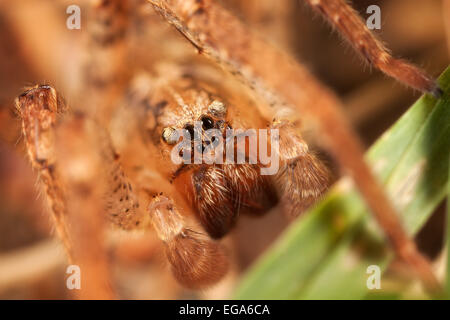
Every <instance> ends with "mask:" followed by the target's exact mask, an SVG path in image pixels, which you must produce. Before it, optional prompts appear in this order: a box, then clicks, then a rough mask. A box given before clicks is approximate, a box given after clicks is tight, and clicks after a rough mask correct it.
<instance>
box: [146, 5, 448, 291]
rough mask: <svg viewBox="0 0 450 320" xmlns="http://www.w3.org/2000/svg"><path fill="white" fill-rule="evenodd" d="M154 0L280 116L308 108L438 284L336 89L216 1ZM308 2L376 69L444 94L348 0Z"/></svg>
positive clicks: (398, 248)
mask: <svg viewBox="0 0 450 320" xmlns="http://www.w3.org/2000/svg"><path fill="white" fill-rule="evenodd" d="M149 1H150V3H152V4H153V6H154V8H155V10H157V11H158V12H159V13H160V14H161V15H162V16H163V17H164V18H165V19H166V20H167V21H168V22H169V23H171V24H172V25H174V26H175V27H176V28H177V30H178V31H179V32H181V33H182V34H183V35H184V36H185V37H186V38H187V39H188V40H189V41H190V42H191V43H192V44H193V45H194V46H195V47H196V48H197V50H198V51H199V53H201V54H203V55H205V56H207V57H209V58H210V59H212V60H213V61H215V62H217V63H218V64H220V65H221V66H223V67H224V68H225V69H226V70H228V71H229V72H231V73H232V74H233V75H235V76H236V77H238V78H239V79H240V80H241V81H243V82H244V83H245V84H246V86H248V87H249V88H251V89H252V90H253V91H254V92H255V93H256V95H257V96H259V97H262V98H263V100H264V101H265V102H266V103H267V105H268V106H270V107H269V108H270V111H269V112H272V114H274V116H275V117H276V118H280V117H283V113H284V111H285V110H284V108H283V113H282V112H280V110H279V109H278V110H277V108H280V106H285V105H286V104H287V106H288V107H289V108H291V109H292V110H293V111H295V113H300V112H303V114H304V115H307V116H310V117H311V118H312V119H314V120H315V121H316V122H317V124H318V125H319V129H320V131H321V132H322V133H323V135H324V137H325V138H326V140H327V141H328V142H329V147H330V149H331V151H332V152H333V153H334V155H335V157H336V159H337V160H338V161H339V163H340V164H341V165H342V166H343V167H345V168H346V169H347V170H348V172H349V174H350V175H351V176H352V177H353V180H354V182H355V183H356V185H357V186H358V188H359V190H360V191H361V193H362V195H363V196H364V198H365V200H366V202H367V204H368V205H369V207H370V208H371V209H372V212H373V214H374V216H375V218H376V220H377V221H378V223H379V224H380V226H381V227H382V228H383V230H384V231H385V233H386V235H387V237H388V238H389V240H390V242H391V243H392V245H393V248H394V250H395V252H396V254H397V255H398V256H399V257H401V258H402V259H404V260H405V261H406V262H407V263H408V264H410V265H411V267H412V268H414V270H415V271H416V273H417V274H418V276H419V277H420V278H421V280H422V282H423V284H424V286H425V287H426V288H427V289H429V290H430V291H431V292H436V291H439V290H440V285H439V283H438V281H437V279H436V277H435V276H434V274H433V272H432V269H431V266H430V264H429V262H428V261H427V259H426V258H425V257H423V256H422V255H421V254H420V253H419V252H418V250H417V248H416V246H415V243H414V242H413V241H412V240H411V238H410V237H409V236H408V235H407V234H406V232H405V230H404V229H403V226H402V224H401V222H400V220H399V219H398V216H397V213H396V211H395V210H394V208H393V207H392V204H391V203H390V201H389V200H388V198H387V197H386V195H385V193H384V192H383V190H382V188H381V186H380V185H379V183H378V182H377V181H376V179H375V177H374V176H373V174H372V172H371V171H370V169H369V167H368V166H367V164H366V163H365V162H364V153H363V148H362V146H361V143H360V141H359V139H358V138H357V136H356V134H355V133H354V131H353V130H352V128H351V127H350V125H349V124H348V122H347V120H346V119H345V117H344V116H343V114H342V112H341V104H340V102H339V101H338V99H337V98H336V97H335V96H334V94H333V93H331V92H330V91H329V90H328V89H326V88H324V87H323V86H322V85H321V84H320V83H319V82H318V81H317V80H316V79H314V77H313V76H312V75H311V74H309V72H308V71H307V70H306V69H305V68H304V67H303V66H301V65H300V64H299V63H297V62H295V61H294V60H293V59H292V58H290V57H289V56H287V55H285V54H284V53H282V52H280V51H279V50H277V49H275V48H273V47H271V46H270V45H268V44H267V43H265V42H264V41H263V40H261V39H260V38H259V37H258V36H256V35H254V34H253V33H252V32H250V31H249V30H248V29H247V28H246V27H245V26H244V25H243V24H242V23H241V22H240V21H238V19H236V18H235V17H233V16H232V15H231V14H229V13H228V12H226V11H225V10H224V9H223V8H221V7H220V6H219V5H217V4H216V3H214V2H213V1H210V0H202V1H195V0H183V1H182V0H167V1H164V0H149ZM308 3H309V4H310V5H312V6H313V7H315V8H317V9H318V10H319V11H321V12H322V13H323V14H324V15H325V16H329V17H331V21H332V22H333V23H336V26H337V28H338V29H340V30H341V31H342V32H343V33H344V35H345V36H346V37H348V38H349V40H350V41H351V42H352V43H355V45H356V48H357V49H359V50H360V52H361V53H362V54H363V55H364V56H365V57H366V58H367V59H368V60H369V61H371V62H373V63H374V64H375V65H376V66H377V67H379V68H380V69H382V70H383V71H385V72H387V73H388V74H390V75H392V76H394V77H396V78H398V79H399V80H400V81H403V82H404V83H406V84H408V85H410V86H412V87H415V88H417V89H419V90H422V91H429V92H431V93H433V94H435V95H438V94H439V92H440V89H439V88H438V87H437V86H436V83H435V81H434V80H433V79H431V78H430V77H428V76H426V74H425V73H424V72H422V71H421V70H419V69H418V68H416V67H414V66H411V65H409V64H406V63H404V62H401V61H398V60H395V59H393V58H391V57H390V55H389V54H388V53H387V52H386V50H385V49H384V47H382V46H381V45H380V43H379V42H378V41H377V40H376V39H375V38H374V37H373V36H372V34H371V33H370V32H369V31H368V30H367V29H366V28H365V26H364V24H363V23H362V21H361V20H360V18H358V17H357V16H356V14H355V13H354V11H353V10H352V9H351V8H350V7H349V6H347V5H346V4H345V3H344V1H328V0H324V1H321V0H311V1H308ZM230 35H233V36H230ZM354 41H356V42H354ZM275 66H276V67H275ZM266 108H267V107H266Z"/></svg>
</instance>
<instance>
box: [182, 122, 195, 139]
mask: <svg viewBox="0 0 450 320" xmlns="http://www.w3.org/2000/svg"><path fill="white" fill-rule="evenodd" d="M184 130H187V131H188V132H189V134H190V135H191V138H194V126H193V125H192V124H187V125H185V126H184Z"/></svg>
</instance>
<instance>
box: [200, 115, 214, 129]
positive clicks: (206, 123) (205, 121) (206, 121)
mask: <svg viewBox="0 0 450 320" xmlns="http://www.w3.org/2000/svg"><path fill="white" fill-rule="evenodd" d="M201 121H202V128H203V130H209V129H212V128H214V121H213V119H211V118H210V117H208V116H203V117H202V119H201Z"/></svg>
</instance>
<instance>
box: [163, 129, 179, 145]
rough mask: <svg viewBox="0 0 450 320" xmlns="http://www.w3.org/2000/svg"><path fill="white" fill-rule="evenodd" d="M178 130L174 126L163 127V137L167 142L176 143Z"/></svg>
mask: <svg viewBox="0 0 450 320" xmlns="http://www.w3.org/2000/svg"><path fill="white" fill-rule="evenodd" d="M178 138H179V137H178V132H177V130H176V129H175V128H172V127H167V128H164V129H163V132H162V139H163V140H164V141H165V142H166V143H167V144H175V143H177V141H178Z"/></svg>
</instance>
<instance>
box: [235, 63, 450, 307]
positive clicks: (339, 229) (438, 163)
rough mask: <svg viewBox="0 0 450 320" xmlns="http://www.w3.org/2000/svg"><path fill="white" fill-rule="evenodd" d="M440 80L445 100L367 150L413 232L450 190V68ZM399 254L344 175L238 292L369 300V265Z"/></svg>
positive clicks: (406, 118)
mask: <svg viewBox="0 0 450 320" xmlns="http://www.w3.org/2000/svg"><path fill="white" fill-rule="evenodd" d="M440 83H441V86H442V88H443V89H444V91H445V93H444V96H443V98H442V99H440V100H439V101H436V100H435V99H434V98H432V97H430V96H423V97H422V98H420V99H419V100H418V101H417V102H416V103H415V104H414V105H413V106H412V107H411V108H410V109H409V110H408V112H407V113H406V114H405V115H403V116H402V117H401V119H400V120H398V121H397V123H396V124H394V126H393V127H392V128H390V129H389V130H388V131H387V132H386V133H385V134H384V135H383V136H382V137H381V138H380V139H379V140H378V141H377V143H375V145H374V146H372V148H371V149H370V150H369V152H368V154H367V158H368V160H369V162H370V163H371V164H372V167H373V168H374V170H375V172H376V173H377V175H378V178H379V180H380V182H381V183H383V184H384V185H385V187H386V190H387V192H388V194H389V196H390V197H391V199H392V200H393V203H394V204H395V206H396V207H397V209H398V211H399V212H400V214H401V218H402V220H403V222H404V225H405V228H406V229H407V231H408V232H410V233H411V234H414V233H416V232H417V231H418V230H419V229H420V228H421V226H422V225H423V224H424V223H425V222H426V220H427V219H428V218H429V216H430V214H431V213H432V211H433V210H434V209H435V208H436V206H437V205H438V204H439V202H440V201H442V199H444V197H445V194H446V190H447V179H448V171H449V170H448V166H449V163H448V158H449V152H450V98H449V91H450V69H447V70H446V71H445V72H444V73H443V75H442V76H441V78H440ZM391 256H392V253H391V252H390V250H389V249H388V247H387V246H386V242H385V240H384V237H383V233H382V232H381V230H379V228H378V226H377V225H376V223H375V221H374V220H373V218H372V217H371V216H370V213H369V211H368V209H367V208H366V206H365V203H364V201H363V200H362V199H361V197H360V196H359V194H358V192H357V191H356V190H355V188H354V187H353V184H352V182H351V181H350V180H349V179H347V178H344V179H342V180H341V181H340V182H339V183H337V184H336V186H335V187H333V188H332V190H331V191H330V192H329V193H328V195H327V197H326V198H325V199H324V200H323V201H322V202H321V203H319V204H318V205H317V206H316V207H315V208H313V209H312V210H310V212H308V213H306V214H305V216H304V217H303V218H301V219H299V221H296V222H295V223H293V224H292V225H291V226H290V227H289V228H288V230H286V232H285V234H284V235H283V236H282V237H281V238H280V239H279V240H278V241H277V242H276V243H275V244H274V245H273V247H272V248H271V249H270V250H269V251H268V252H267V253H266V254H265V255H264V256H263V257H262V258H261V259H260V260H259V261H258V262H257V263H256V264H255V265H254V266H253V267H252V268H251V270H250V271H249V272H248V274H247V275H246V276H245V277H244V278H243V280H242V281H241V284H240V286H239V288H238V289H237V292H236V294H235V297H236V298H238V299H299V298H321V299H324V298H325V299H326V298H330V299H331V298H338V299H339V298H356V299H358V298H364V297H366V296H367V294H368V293H369V290H368V289H367V286H366V279H367V276H368V275H367V274H366V269H367V267H368V266H369V265H372V264H375V265H378V266H379V267H380V269H381V270H383V269H384V268H385V267H386V266H387V265H388V262H389V259H390V257H391Z"/></svg>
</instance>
